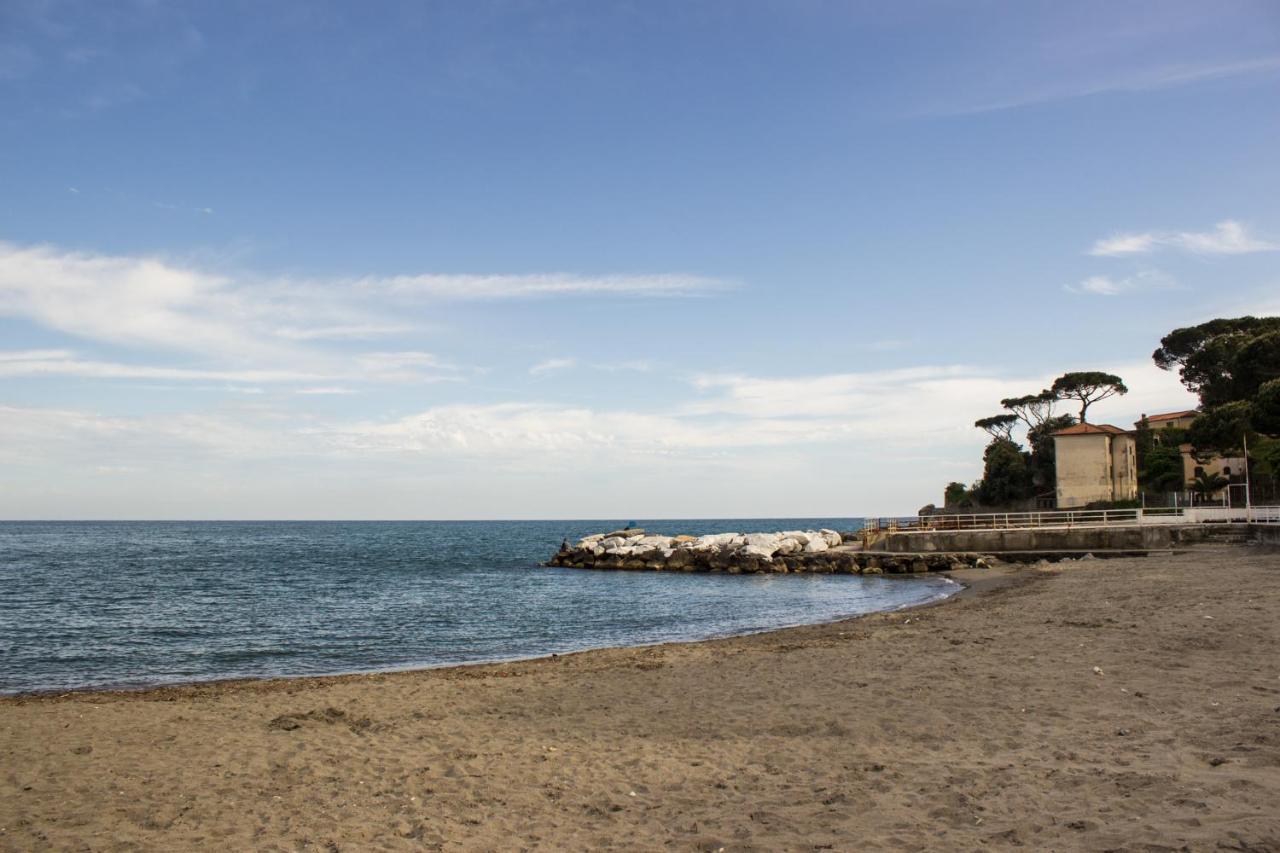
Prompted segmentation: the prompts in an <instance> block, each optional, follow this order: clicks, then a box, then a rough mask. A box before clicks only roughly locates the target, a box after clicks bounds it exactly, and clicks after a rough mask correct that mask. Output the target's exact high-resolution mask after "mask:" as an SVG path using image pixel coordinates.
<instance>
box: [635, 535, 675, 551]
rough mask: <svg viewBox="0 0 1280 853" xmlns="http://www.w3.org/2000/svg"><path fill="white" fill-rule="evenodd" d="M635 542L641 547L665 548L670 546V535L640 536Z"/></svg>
mask: <svg viewBox="0 0 1280 853" xmlns="http://www.w3.org/2000/svg"><path fill="white" fill-rule="evenodd" d="M636 544H637V545H639V546H641V547H647V548H664V549H665V548H670V547H671V537H670V536H642V537H641V538H640V541H639V542H637V543H636Z"/></svg>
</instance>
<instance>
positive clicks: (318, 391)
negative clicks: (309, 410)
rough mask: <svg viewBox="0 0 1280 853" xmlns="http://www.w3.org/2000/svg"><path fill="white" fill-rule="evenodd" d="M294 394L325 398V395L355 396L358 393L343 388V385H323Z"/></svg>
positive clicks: (300, 390) (303, 389)
mask: <svg viewBox="0 0 1280 853" xmlns="http://www.w3.org/2000/svg"><path fill="white" fill-rule="evenodd" d="M293 393H295V394H308V395H315V396H325V395H341V394H354V393H356V392H355V391H354V390H352V389H351V388H343V387H342V386H341V385H322V386H319V387H316V388H299V389H297V390H296V391H294V392H293Z"/></svg>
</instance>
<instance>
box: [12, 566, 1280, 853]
mask: <svg viewBox="0 0 1280 853" xmlns="http://www.w3.org/2000/svg"><path fill="white" fill-rule="evenodd" d="M958 574H960V576H961V579H964V580H974V579H976V583H975V586H974V588H973V589H972V590H971V591H970V593H969V594H966V595H964V596H961V597H958V598H955V599H951V600H949V601H946V602H944V603H942V604H938V605H934V606H931V607H927V608H923V609H918V610H914V611H905V612H900V613H896V614H883V615H878V616H870V617H864V618H861V619H857V620H852V621H848V622H842V623H836V624H833V625H823V626H815V627H809V628H795V629H788V630H784V631H777V632H773V633H769V634H762V635H756V636H751V637H740V638H735V639H728V640H716V641H709V642H703V643H695V644H688V645H668V646H658V647H652V648H644V649H622V650H609V651H599V652H586V653H583V654H579V655H569V656H562V657H559V658H554V659H546V660H539V661H527V662H523V663H517V664H504V665H489V666H483V667H473V668H456V669H448V670H434V671H424V672H412V673H397V674H388V675H374V676H348V677H343V678H323V679H301V680H291V681H274V682H241V683H232V684H216V685H206V686H197V687H189V688H170V689H161V690H153V691H148V692H141V693H131V694H106V693H97V694H75V695H70V696H64V697H35V698H19V699H7V700H0V850H5V851H10V850H12V851H27V850H196V849H204V850H207V849H218V850H330V851H332V850H345V851H352V850H416V849H441V848H443V849H480V850H519V849H545V850H585V849H591V850H597V849H625V850H668V849H674V850H719V849H721V848H723V849H724V850H726V851H739V850H813V849H834V850H915V849H938V850H951V849H956V850H978V849H990V848H997V849H1002V848H1006V847H1012V846H1025V847H1026V848H1028V849H1038V850H1134V851H1137V850H1143V851H1148V850H1181V849H1190V850H1214V849H1228V850H1253V851H1260V850H1272V851H1274V850H1280V555H1277V554H1276V553H1275V552H1271V553H1267V552H1263V551H1261V550H1258V549H1250V548H1239V549H1234V550H1225V551H1224V550H1215V551H1204V552H1198V553H1193V554H1187V555H1178V556H1172V557H1149V558H1146V559H1122V560H1095V561H1083V562H1075V563H1067V564H1058V565H1055V566H1052V567H1049V568H1047V569H1035V568H1028V569H1023V570H1020V571H1015V572H1003V571H1002V570H991V571H988V572H983V571H978V570H974V571H969V572H965V573H958Z"/></svg>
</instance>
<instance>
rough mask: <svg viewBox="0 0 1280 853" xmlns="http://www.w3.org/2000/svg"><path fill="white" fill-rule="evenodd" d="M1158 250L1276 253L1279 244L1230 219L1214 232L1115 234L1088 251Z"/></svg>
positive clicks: (1137, 252) (1104, 254) (1103, 254)
mask: <svg viewBox="0 0 1280 853" xmlns="http://www.w3.org/2000/svg"><path fill="white" fill-rule="evenodd" d="M1158 249H1174V250H1178V251H1183V252H1191V253H1193V254H1198V255H1243V254H1248V253H1251V252H1274V251H1277V250H1280V244H1277V243H1271V242H1268V241H1266V240H1262V239H1259V238H1257V237H1254V236H1252V235H1251V234H1249V232H1248V230H1247V229H1246V228H1245V226H1243V225H1241V224H1240V223H1239V222H1236V221H1234V220H1231V219H1227V220H1224V221H1222V222H1219V223H1218V224H1217V225H1216V226H1214V229H1213V230H1212V231H1202V232H1196V231H1147V232H1144V233H1140V234H1116V235H1114V236H1112V237H1107V238H1105V239H1102V240H1098V241H1097V242H1096V243H1094V244H1093V247H1092V248H1090V249H1089V254H1091V255H1096V256H1101V257H1120V256H1124V255H1145V254H1149V253H1151V252H1154V251H1156V250H1158Z"/></svg>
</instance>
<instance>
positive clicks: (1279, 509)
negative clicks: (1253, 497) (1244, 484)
mask: <svg viewBox="0 0 1280 853" xmlns="http://www.w3.org/2000/svg"><path fill="white" fill-rule="evenodd" d="M1249 521H1250V522H1251V523H1253V524H1280V506H1255V507H1250V508H1249Z"/></svg>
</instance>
